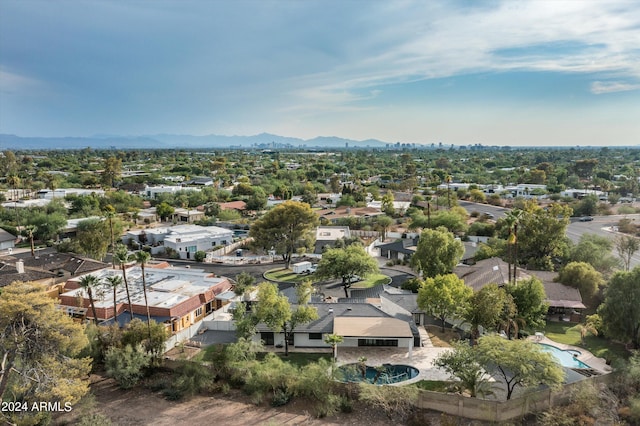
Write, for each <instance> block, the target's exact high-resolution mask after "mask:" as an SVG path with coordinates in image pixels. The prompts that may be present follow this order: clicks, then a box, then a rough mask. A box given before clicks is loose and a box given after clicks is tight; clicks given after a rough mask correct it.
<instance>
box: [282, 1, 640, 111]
mask: <svg viewBox="0 0 640 426" xmlns="http://www.w3.org/2000/svg"><path fill="white" fill-rule="evenodd" d="M372 4H373V5H376V3H372ZM445 4H446V3H445ZM370 5H371V4H370ZM402 5H404V7H401V6H398V5H397V4H396V5H395V6H396V7H393V8H390V7H386V6H383V7H382V8H381V9H378V10H373V11H372V10H368V11H367V10H364V11H362V13H363V15H365V17H364V18H363V19H367V20H368V22H369V24H370V25H371V28H373V29H375V33H374V34H365V35H363V38H367V39H369V38H370V37H373V38H374V39H376V40H379V43H378V44H376V43H371V42H368V43H366V44H365V43H362V42H361V40H360V39H357V38H356V39H346V40H344V43H345V44H346V45H347V47H346V48H345V50H346V51H349V52H353V53H352V55H351V57H349V58H347V60H346V61H345V62H344V63H343V64H341V65H339V66H336V67H334V68H332V69H330V70H325V71H324V72H322V73H315V74H308V75H305V76H302V77H299V78H296V79H293V80H292V83H293V84H292V86H293V89H292V93H291V94H293V95H294V96H295V97H297V98H298V100H299V102H301V103H308V104H315V105H316V106H321V105H325V106H327V107H328V106H331V105H332V106H335V105H338V104H340V103H342V104H344V103H351V102H354V101H358V100H360V98H361V96H360V95H358V94H356V93H359V92H360V89H367V91H371V90H377V89H379V88H380V87H381V86H384V85H387V84H393V83H401V82H410V81H416V80H424V79H432V78H440V77H450V76H455V75H461V74H469V73H475V72H492V71H499V72H503V71H508V70H520V71H523V70H524V71H550V72H563V73H599V75H601V78H612V77H616V78H625V79H629V80H637V81H640V68H639V67H638V65H637V28H638V26H640V8H636V7H634V5H632V4H630V3H628V2H623V3H620V2H596V1H588V0H586V1H553V2H547V1H530V2H517V3H516V2H512V1H505V2H503V3H502V4H501V5H499V7H497V8H493V9H490V8H476V9H471V10H470V11H466V10H460V9H453V8H448V9H447V8H446V7H444V6H443V5H437V6H433V5H432V4H431V3H425V2H418V3H402ZM383 36H384V38H385V39H386V40H387V42H384V41H385V40H384V39H383V38H382V37H383ZM349 45H351V47H349ZM563 46H565V47H564V48H563ZM532 47H533V48H535V51H534V52H529V51H528V48H532ZM508 49H511V50H512V53H511V54H508V55H507V54H503V53H501V52H504V51H505V50H508ZM554 49H555V50H554ZM632 86H633V85H629V86H624V87H632ZM595 87H596V88H597V87H601V86H599V85H596V86H595ZM612 87H613V86H612ZM620 87H622V86H620ZM585 89H586V88H585ZM624 90H629V89H624ZM594 93H595V92H594ZM322 109H324V107H322Z"/></svg>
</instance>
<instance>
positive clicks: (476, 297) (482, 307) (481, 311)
mask: <svg viewBox="0 0 640 426" xmlns="http://www.w3.org/2000/svg"><path fill="white" fill-rule="evenodd" d="M506 296H507V294H506V292H505V290H504V289H503V288H500V287H498V285H497V284H488V285H486V286H484V287H482V288H481V289H480V290H478V291H476V292H475V293H473V296H471V298H470V300H469V304H468V305H467V306H466V309H465V311H464V313H463V317H464V319H465V321H467V322H468V323H469V324H471V335H472V338H473V339H477V338H478V336H479V327H483V328H484V329H485V330H488V329H494V328H495V327H496V326H497V325H498V323H499V322H500V317H501V315H502V312H503V307H504V304H505V302H506Z"/></svg>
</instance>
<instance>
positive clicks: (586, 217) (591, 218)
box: [580, 216, 593, 222]
mask: <svg viewBox="0 0 640 426" xmlns="http://www.w3.org/2000/svg"><path fill="white" fill-rule="evenodd" d="M592 220H593V217H591V216H582V217H581V218H580V222H591V221H592Z"/></svg>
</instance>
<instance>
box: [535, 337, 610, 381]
mask: <svg viewBox="0 0 640 426" xmlns="http://www.w3.org/2000/svg"><path fill="white" fill-rule="evenodd" d="M529 340H532V341H534V342H536V343H544V344H545V345H550V346H555V347H556V348H558V349H562V350H572V351H578V352H580V355H578V357H577V358H578V360H579V361H582V362H584V363H585V364H587V365H588V366H589V367H591V368H593V369H594V370H597V371H599V372H600V373H602V374H608V373H611V371H613V370H612V368H611V366H609V365H607V363H606V361H605V360H604V358H598V357H596V356H595V355H594V354H592V353H591V352H589V351H588V350H586V349H585V348H581V347H579V346H572V345H566V344H564V343H558V342H555V341H553V340H551V339H549V338H548V337H546V336H544V335H541V334H536V335H535V336H530V337H529Z"/></svg>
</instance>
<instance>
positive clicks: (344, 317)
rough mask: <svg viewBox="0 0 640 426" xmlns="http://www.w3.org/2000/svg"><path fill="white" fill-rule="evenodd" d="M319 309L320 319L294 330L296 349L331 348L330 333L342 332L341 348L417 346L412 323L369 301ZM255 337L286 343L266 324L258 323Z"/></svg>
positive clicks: (319, 305)
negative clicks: (328, 339)
mask: <svg viewBox="0 0 640 426" xmlns="http://www.w3.org/2000/svg"><path fill="white" fill-rule="evenodd" d="M309 306H312V307H314V308H316V309H317V311H318V319H317V320H315V321H312V322H310V323H307V324H301V325H300V326H298V327H296V328H295V329H294V333H293V341H290V342H289V344H290V345H292V346H293V347H296V348H329V347H330V345H328V344H326V343H325V342H324V336H325V335H327V334H338V335H341V336H342V337H343V338H344V342H343V343H341V344H340V346H341V347H362V346H390V347H400V348H408V349H409V350H411V348H413V346H414V334H413V331H412V330H411V324H409V323H408V322H406V321H404V320H402V319H398V318H395V317H393V316H392V315H389V314H387V313H385V312H384V311H383V310H382V309H380V308H379V307H377V306H374V305H372V304H368V303H341V302H338V303H311V304H309ZM257 330H258V333H257V334H256V336H255V339H256V340H257V339H260V340H262V341H263V342H264V343H265V345H267V346H277V347H279V346H282V345H284V335H283V334H282V333H279V332H274V331H273V330H271V329H270V328H269V327H267V326H266V325H265V324H262V323H261V324H258V326H257Z"/></svg>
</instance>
